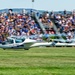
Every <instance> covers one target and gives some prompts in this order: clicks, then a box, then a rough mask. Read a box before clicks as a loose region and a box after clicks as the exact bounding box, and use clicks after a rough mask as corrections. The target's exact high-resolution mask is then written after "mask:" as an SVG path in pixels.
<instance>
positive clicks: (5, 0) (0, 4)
mask: <svg viewBox="0 0 75 75" xmlns="http://www.w3.org/2000/svg"><path fill="white" fill-rule="evenodd" d="M6 8H8V9H9V8H34V9H37V10H47V11H52V10H53V11H59V10H65V9H66V10H74V9H75V0H35V2H33V3H32V0H0V9H6Z"/></svg>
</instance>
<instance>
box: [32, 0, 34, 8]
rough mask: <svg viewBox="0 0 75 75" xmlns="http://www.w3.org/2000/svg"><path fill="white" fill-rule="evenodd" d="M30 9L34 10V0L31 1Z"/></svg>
mask: <svg viewBox="0 0 75 75" xmlns="http://www.w3.org/2000/svg"><path fill="white" fill-rule="evenodd" d="M32 9H34V0H32Z"/></svg>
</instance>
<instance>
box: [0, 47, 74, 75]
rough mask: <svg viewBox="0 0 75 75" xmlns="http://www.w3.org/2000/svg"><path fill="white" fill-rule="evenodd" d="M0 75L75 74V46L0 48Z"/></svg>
mask: <svg viewBox="0 0 75 75" xmlns="http://www.w3.org/2000/svg"><path fill="white" fill-rule="evenodd" d="M0 75H75V47H68V48H67V47H59V48H56V47H54V48H53V47H48V48H31V49H30V50H12V49H10V50H2V49H0Z"/></svg>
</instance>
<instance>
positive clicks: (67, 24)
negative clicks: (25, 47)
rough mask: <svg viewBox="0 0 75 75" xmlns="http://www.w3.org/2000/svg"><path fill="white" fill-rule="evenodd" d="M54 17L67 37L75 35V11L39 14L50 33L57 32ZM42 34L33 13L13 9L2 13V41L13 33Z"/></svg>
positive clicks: (18, 34) (0, 28) (0, 39)
mask: <svg viewBox="0 0 75 75" xmlns="http://www.w3.org/2000/svg"><path fill="white" fill-rule="evenodd" d="M51 19H53V21H54V23H55V25H56V27H57V29H58V31H59V32H60V33H61V34H65V35H67V37H66V38H67V39H71V38H74V37H75V12H73V13H71V14H67V13H66V11H64V14H58V13H57V14H55V13H53V12H51V13H48V12H44V13H42V14H41V15H40V16H39V20H40V22H41V23H43V25H44V27H45V28H46V30H47V33H48V34H55V31H54V29H53V21H52V20H51ZM36 34H38V35H40V34H42V32H41V29H40V27H39V25H38V23H36V21H35V19H33V18H32V15H31V13H29V14H28V13H14V12H13V10H12V9H9V10H8V12H7V13H6V12H4V13H0V42H1V41H4V40H6V37H8V36H11V35H16V36H20V35H23V36H30V35H36Z"/></svg>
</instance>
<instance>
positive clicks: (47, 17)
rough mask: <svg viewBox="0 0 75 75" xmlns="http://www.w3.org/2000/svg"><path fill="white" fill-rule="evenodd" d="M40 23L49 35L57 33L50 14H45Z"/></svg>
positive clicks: (42, 15)
mask: <svg viewBox="0 0 75 75" xmlns="http://www.w3.org/2000/svg"><path fill="white" fill-rule="evenodd" d="M39 20H40V22H41V23H42V24H43V26H44V27H45V29H46V31H47V33H48V34H55V31H54V29H53V23H52V21H51V20H50V15H49V13H48V12H44V13H42V14H41V15H40V17H39Z"/></svg>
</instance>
